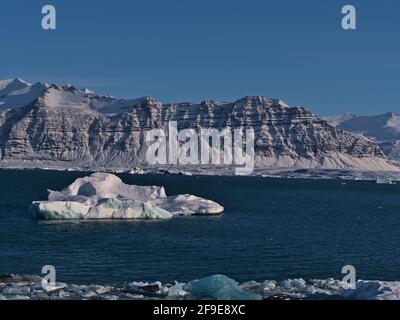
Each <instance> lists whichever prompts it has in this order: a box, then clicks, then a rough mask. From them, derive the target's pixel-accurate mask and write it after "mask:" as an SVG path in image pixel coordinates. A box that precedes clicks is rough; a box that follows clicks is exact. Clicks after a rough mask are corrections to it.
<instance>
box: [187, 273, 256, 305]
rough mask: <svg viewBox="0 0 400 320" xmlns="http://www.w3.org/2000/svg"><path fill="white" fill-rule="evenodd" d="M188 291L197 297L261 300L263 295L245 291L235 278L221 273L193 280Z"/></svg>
mask: <svg viewBox="0 0 400 320" xmlns="http://www.w3.org/2000/svg"><path fill="white" fill-rule="evenodd" d="M188 291H189V292H190V295H191V296H192V297H193V298H195V299H202V298H213V299H217V300H261V295H259V294H256V293H252V292H246V291H244V290H243V289H242V288H240V287H239V284H238V283H237V282H236V281H235V280H233V279H230V278H228V277H227V276H224V275H220V274H217V275H214V276H210V277H207V278H203V279H200V280H197V281H194V282H192V283H191V284H190V285H189V288H188Z"/></svg>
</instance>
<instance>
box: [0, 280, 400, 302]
mask: <svg viewBox="0 0 400 320" xmlns="http://www.w3.org/2000/svg"><path fill="white" fill-rule="evenodd" d="M43 281H45V280H44V279H43V278H42V277H40V276H37V275H14V274H9V275H0V300H139V301H140V300H142V301H143V300H160V301H163V300H201V299H208V300H358V299H366V300H393V299H396V300H397V299H400V296H399V288H400V282H398V281H363V280H359V281H358V282H357V284H356V286H355V288H354V289H352V288H349V287H348V285H347V283H345V282H342V281H341V280H335V279H333V278H328V279H312V280H309V281H305V280H304V279H301V278H297V279H287V280H283V281H280V282H277V281H274V280H265V281H262V282H257V281H247V282H243V283H240V284H239V283H237V282H236V281H235V280H233V279H230V278H228V277H226V276H224V275H214V276H210V277H207V278H202V279H200V280H193V281H190V282H187V283H180V282H176V281H174V282H173V283H165V284H163V283H161V282H160V281H155V282H129V283H123V284H120V285H110V284H72V283H69V284H67V283H63V282H56V283H55V284H53V285H47V284H43Z"/></svg>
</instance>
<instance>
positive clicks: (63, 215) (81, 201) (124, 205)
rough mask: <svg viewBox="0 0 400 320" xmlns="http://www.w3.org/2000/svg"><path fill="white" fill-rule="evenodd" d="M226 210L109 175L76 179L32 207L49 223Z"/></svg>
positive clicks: (199, 200)
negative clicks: (49, 221) (129, 183)
mask: <svg viewBox="0 0 400 320" xmlns="http://www.w3.org/2000/svg"><path fill="white" fill-rule="evenodd" d="M223 211H224V208H223V207H222V206H221V205H219V204H218V203H216V202H214V201H211V200H207V199H204V198H200V197H196V196H193V195H189V194H185V195H177V196H170V197H168V196H167V195H166V193H165V189H164V188H163V187H159V186H135V185H127V184H125V183H123V182H122V180H121V179H120V178H118V177H117V176H115V175H113V174H108V173H94V174H92V175H91V176H88V177H84V178H79V179H76V180H75V181H74V182H73V183H72V184H71V185H69V186H68V187H66V188H64V189H63V190H61V191H52V190H49V196H48V200H46V201H34V202H32V204H31V206H30V212H31V214H32V215H33V217H35V218H37V219H45V220H64V219H169V218H172V217H174V216H179V215H216V214H220V213H222V212H223Z"/></svg>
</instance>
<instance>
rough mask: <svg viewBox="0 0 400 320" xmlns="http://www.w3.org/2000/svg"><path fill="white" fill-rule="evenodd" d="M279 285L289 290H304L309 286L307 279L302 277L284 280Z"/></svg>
mask: <svg viewBox="0 0 400 320" xmlns="http://www.w3.org/2000/svg"><path fill="white" fill-rule="evenodd" d="M279 285H280V287H283V288H285V289H287V290H299V289H300V290H302V289H305V288H306V287H307V284H306V281H305V280H304V279H301V278H300V279H288V280H284V281H282V282H281V283H280V284H279Z"/></svg>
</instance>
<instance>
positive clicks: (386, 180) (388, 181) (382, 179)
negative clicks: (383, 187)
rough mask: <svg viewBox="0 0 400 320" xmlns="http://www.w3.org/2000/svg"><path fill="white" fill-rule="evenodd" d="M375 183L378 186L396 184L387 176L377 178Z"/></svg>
mask: <svg viewBox="0 0 400 320" xmlns="http://www.w3.org/2000/svg"><path fill="white" fill-rule="evenodd" d="M375 183H377V184H396V183H395V182H393V181H392V179H391V178H390V177H387V176H377V177H376V181H375Z"/></svg>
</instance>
